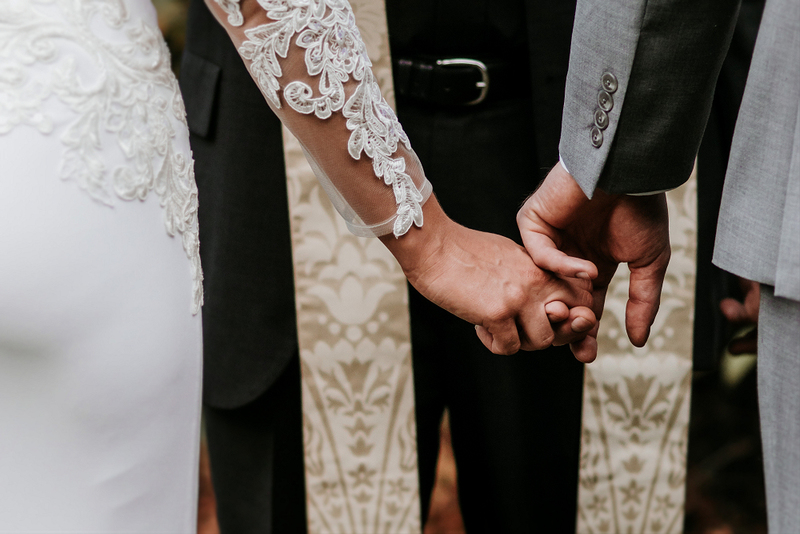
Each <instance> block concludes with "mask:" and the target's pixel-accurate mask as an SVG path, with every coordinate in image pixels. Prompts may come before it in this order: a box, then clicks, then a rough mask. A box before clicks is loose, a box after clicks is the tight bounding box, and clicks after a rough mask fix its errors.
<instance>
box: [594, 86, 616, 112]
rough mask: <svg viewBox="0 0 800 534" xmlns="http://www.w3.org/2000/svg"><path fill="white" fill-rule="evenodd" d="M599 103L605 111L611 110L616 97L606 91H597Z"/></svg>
mask: <svg viewBox="0 0 800 534" xmlns="http://www.w3.org/2000/svg"><path fill="white" fill-rule="evenodd" d="M597 105H598V106H600V109H602V110H603V111H605V112H609V111H611V108H613V107H614V99H613V98H612V97H611V95H610V94H608V93H607V92H606V91H600V92H599V93H597Z"/></svg>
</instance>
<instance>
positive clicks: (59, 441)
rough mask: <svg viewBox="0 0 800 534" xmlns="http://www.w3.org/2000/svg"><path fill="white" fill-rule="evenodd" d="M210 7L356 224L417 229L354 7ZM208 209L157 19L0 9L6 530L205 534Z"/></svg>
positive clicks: (103, 6) (260, 1) (59, 6)
mask: <svg viewBox="0 0 800 534" xmlns="http://www.w3.org/2000/svg"><path fill="white" fill-rule="evenodd" d="M214 2H216V3H215V4H211V5H212V8H213V10H214V11H215V13H216V15H217V17H218V19H219V20H220V22H221V23H222V24H223V25H224V26H225V27H226V29H227V30H228V32H229V34H230V36H231V38H232V39H233V41H234V42H235V43H236V44H237V46H239V51H240V54H241V55H242V57H243V59H244V61H245V64H246V65H247V67H248V68H249V69H250V71H251V73H252V74H253V77H254V79H255V80H256V82H257V83H258V85H259V87H260V88H261V90H262V92H263V93H264V95H265V98H266V99H267V101H268V102H269V103H270V105H271V106H272V107H273V109H274V110H275V111H276V113H277V114H278V116H279V117H280V118H281V120H282V121H284V123H285V124H286V125H287V126H288V127H289V128H290V129H291V130H292V131H293V132H294V133H295V135H296V136H297V137H298V139H299V140H300V142H301V143H302V144H303V146H304V148H305V149H306V151H307V154H308V156H309V158H310V159H311V160H312V166H314V168H315V170H316V171H317V176H318V178H319V179H320V181H321V183H322V184H323V186H324V187H325V189H326V191H327V192H328V194H329V196H330V197H331V200H332V201H333V202H334V204H335V205H336V207H337V209H339V211H340V213H341V214H342V215H343V216H344V217H345V219H346V221H347V223H348V225H349V226H350V228H351V229H352V230H353V231H354V232H355V233H357V234H360V235H382V234H385V233H388V232H394V234H395V235H397V236H400V235H402V234H404V233H405V232H407V231H408V230H409V228H410V227H411V226H412V225H417V226H421V225H422V209H421V207H422V204H424V202H425V201H426V200H427V198H428V197H429V195H430V193H431V186H430V184H429V183H428V181H427V180H426V179H425V176H424V173H423V171H422V167H421V165H420V164H419V160H418V159H417V157H416V155H415V154H414V152H413V151H412V150H411V147H410V144H409V142H408V138H407V137H406V135H405V133H404V132H403V130H402V128H401V126H400V124H399V123H398V121H397V117H396V116H395V115H394V112H393V111H392V110H391V108H390V107H389V106H388V105H387V104H386V102H385V101H384V100H383V98H382V97H381V94H380V90H379V88H378V85H377V83H376V82H375V79H374V76H373V74H372V72H371V71H370V62H369V58H368V56H367V53H366V48H365V45H364V43H363V41H362V39H361V37H360V35H359V33H358V29H357V28H356V26H355V21H354V18H353V13H352V11H351V9H350V6H349V4H348V2H347V1H346V0H214ZM209 3H210V2H209ZM197 201H198V199H197V190H196V187H195V184H194V174H193V167H192V160H191V152H190V150H189V140H188V130H187V127H186V121H185V117H184V109H183V103H182V101H181V98H180V94H179V92H178V86H177V83H176V81H175V77H174V76H173V75H172V73H171V71H170V68H169V53H168V52H167V49H166V46H165V44H164V41H163V39H162V38H161V35H160V33H159V31H158V26H157V23H156V14H155V10H154V9H153V6H152V5H151V4H150V2H149V1H148V0H0V532H71V533H78V532H80V533H90V532H96V533H112V532H131V533H132V532H136V533H146V532H160V533H166V532H170V533H172V532H181V533H188V532H192V531H194V529H195V525H194V523H195V517H196V500H197V488H196V484H197V466H198V458H197V448H198V437H199V414H200V384H201V380H200V378H201V377H200V374H201V350H202V343H201V323H200V314H199V310H200V306H201V304H202V273H201V269H200V261H199V255H198V246H199V245H198V237H197Z"/></svg>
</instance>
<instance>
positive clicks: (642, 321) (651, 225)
mask: <svg viewBox="0 0 800 534" xmlns="http://www.w3.org/2000/svg"><path fill="white" fill-rule="evenodd" d="M517 224H518V225H519V229H520V232H521V234H522V241H523V243H524V244H525V248H526V249H527V250H528V252H529V253H530V255H531V257H532V258H533V261H534V262H535V263H536V265H538V266H539V267H541V268H542V269H546V270H549V271H552V272H554V273H557V274H558V275H560V276H562V277H577V278H584V279H592V280H593V281H594V283H593V287H594V290H593V293H594V307H593V310H594V312H595V315H596V317H597V318H598V320H599V319H600V317H601V316H602V313H603V306H604V303H605V296H606V292H607V290H608V285H609V283H610V282H611V278H612V277H613V276H614V272H616V270H617V265H619V263H620V262H627V263H628V268H629V269H630V271H631V276H630V287H629V292H628V305H627V308H626V310H625V328H626V330H627V333H628V337H629V338H630V340H631V342H632V343H633V344H634V345H636V346H637V347H641V346H643V345H644V344H645V342H646V341H647V338H648V336H649V335H650V326H652V324H653V321H654V320H655V316H656V312H657V311H658V306H659V302H660V300H661V285H662V284H663V282H664V275H665V273H666V270H667V264H668V263H669V256H670V245H669V220H668V215H667V204H666V197H665V195H664V194H663V193H661V194H657V195H649V196H628V195H608V194H606V193H604V192H602V191H600V190H597V191H595V195H594V198H592V200H589V199H588V198H587V197H586V195H584V193H583V191H581V189H580V187H579V186H578V184H577V183H576V182H575V180H574V179H573V178H572V176H571V175H570V174H569V173H567V172H566V170H564V167H562V166H561V164H558V165H556V166H555V167H554V168H553V169H552V170H551V171H550V173H549V174H548V175H547V178H545V180H544V182H543V183H542V185H541V187H539V189H538V190H536V192H535V193H534V194H533V195H531V197H530V198H528V200H527V201H526V202H525V204H524V205H523V206H522V208H521V209H520V211H519V213H518V214H517ZM587 260H588V261H587ZM595 266H596V268H595ZM598 326H599V324H598ZM589 335H590V337H595V338H596V336H597V329H596V328H595V329H594V330H593V331H592V332H591V333H590V334H589ZM584 343H585V342H584ZM573 352H575V351H574V350H573ZM579 359H581V358H579ZM592 359H594V358H592ZM581 361H591V360H587V359H581Z"/></svg>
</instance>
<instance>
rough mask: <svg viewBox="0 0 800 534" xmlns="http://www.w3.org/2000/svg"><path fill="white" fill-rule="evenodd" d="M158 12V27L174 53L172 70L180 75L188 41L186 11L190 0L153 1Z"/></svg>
mask: <svg viewBox="0 0 800 534" xmlns="http://www.w3.org/2000/svg"><path fill="white" fill-rule="evenodd" d="M153 5H155V6H156V11H158V26H159V28H161V33H163V34H164V39H165V40H166V41H167V46H169V50H170V52H171V53H172V70H174V71H175V73H176V74H177V73H178V69H179V68H180V62H181V54H182V53H183V44H184V42H185V41H186V9H187V7H188V5H189V0H153Z"/></svg>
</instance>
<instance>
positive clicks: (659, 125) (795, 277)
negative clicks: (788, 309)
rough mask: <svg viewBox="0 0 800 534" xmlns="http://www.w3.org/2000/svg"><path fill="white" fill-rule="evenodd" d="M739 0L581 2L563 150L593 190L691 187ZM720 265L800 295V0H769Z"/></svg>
mask: <svg viewBox="0 0 800 534" xmlns="http://www.w3.org/2000/svg"><path fill="white" fill-rule="evenodd" d="M738 8H739V2H738V0H647V1H646V0H638V1H635V0H579V1H578V8H577V11H576V16H575V26H574V30H573V36H572V49H571V52H570V70H569V74H568V77H567V88H566V101H565V105H564V114H563V121H562V133H561V142H560V146H559V150H560V152H561V156H562V159H563V161H564V163H565V165H566V167H567V169H568V170H569V171H570V173H571V174H572V175H573V176H574V177H575V179H576V181H577V182H578V184H580V186H581V188H582V189H583V191H584V192H585V193H586V194H587V195H589V196H590V197H591V196H592V194H593V193H594V190H595V188H597V187H599V188H600V189H602V190H604V191H607V192H611V193H643V192H651V191H658V190H666V189H671V188H674V187H677V186H679V185H681V184H682V183H684V182H685V181H686V180H687V179H688V177H689V174H690V173H691V170H692V166H693V162H694V158H695V155H696V154H697V149H698V147H699V144H700V140H701V138H702V135H703V131H704V129H705V124H706V121H707V119H708V113H709V109H710V104H711V100H712V96H713V91H714V85H715V83H716V79H717V75H718V73H719V69H720V66H721V64H722V60H723V59H724V57H725V53H726V51H727V48H728V44H729V43H730V38H731V34H732V30H733V27H734V23H735V21H736V16H737V13H738ZM728 169H729V170H728V176H727V178H726V184H725V193H724V197H723V206H722V210H721V215H720V219H719V221H720V222H719V229H718V239H717V245H716V251H715V257H714V261H715V263H716V264H717V265H719V266H720V267H722V268H724V269H726V270H730V271H731V272H734V273H735V274H738V275H741V276H744V277H746V278H750V279H754V280H756V281H759V282H762V283H766V284H770V285H775V286H776V294H777V295H779V296H784V297H789V298H792V299H794V300H800V215H798V214H800V189H799V188H800V1H798V0H768V2H767V7H766V9H765V13H764V18H763V21H762V26H761V30H760V33H759V38H758V43H757V45H756V51H755V54H754V57H753V61H752V67H751V71H750V75H749V79H748V85H747V89H746V91H745V97H744V102H743V104H742V108H741V112H740V115H739V122H738V123H737V131H736V136H735V139H734V142H733V147H732V150H731V161H730V164H729V165H728Z"/></svg>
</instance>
